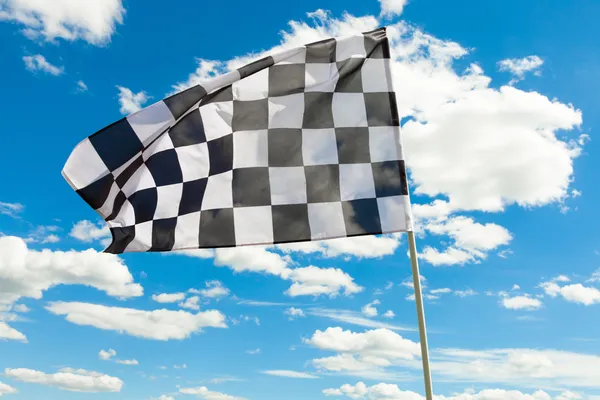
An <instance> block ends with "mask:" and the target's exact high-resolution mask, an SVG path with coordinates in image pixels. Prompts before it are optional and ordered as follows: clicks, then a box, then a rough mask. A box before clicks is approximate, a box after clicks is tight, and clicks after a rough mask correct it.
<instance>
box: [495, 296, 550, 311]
mask: <svg viewBox="0 0 600 400" xmlns="http://www.w3.org/2000/svg"><path fill="white" fill-rule="evenodd" d="M500 304H502V306H503V307H504V308H507V309H509V310H537V309H539V308H541V307H542V302H541V301H540V300H538V299H535V298H533V297H530V296H529V295H525V296H514V297H504V298H503V299H502V300H500Z"/></svg>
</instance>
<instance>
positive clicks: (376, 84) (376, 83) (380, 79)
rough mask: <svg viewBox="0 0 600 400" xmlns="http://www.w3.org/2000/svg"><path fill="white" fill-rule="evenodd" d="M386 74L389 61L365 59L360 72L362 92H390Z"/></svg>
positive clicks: (390, 86)
mask: <svg viewBox="0 0 600 400" xmlns="http://www.w3.org/2000/svg"><path fill="white" fill-rule="evenodd" d="M388 72H389V59H387V58H367V59H366V60H365V62H364V64H363V66H362V68H361V70H360V73H361V78H362V86H363V92H365V93H373V92H392V91H393V90H392V85H391V82H390V81H389V76H390V74H388Z"/></svg>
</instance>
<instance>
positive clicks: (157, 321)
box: [46, 302, 227, 340]
mask: <svg viewBox="0 0 600 400" xmlns="http://www.w3.org/2000/svg"><path fill="white" fill-rule="evenodd" d="M46 309H47V310H48V311H50V312H51V313H52V314H55V315H64V316H65V318H66V320H67V321H69V322H71V323H74V324H76V325H83V326H93V327H95V328H98V329H104V330H110V331H116V332H122V333H126V334H128V335H131V336H136V337H140V338H144V339H153V340H171V339H175V340H182V339H186V338H188V337H190V335H192V334H193V333H198V332H201V331H202V329H203V328H226V327H227V325H226V324H225V316H224V315H223V314H222V313H221V312H220V311H217V310H207V311H204V312H199V313H196V314H191V313H189V312H186V311H171V310H165V309H160V310H153V311H145V310H136V309H132V308H122V307H109V306H103V305H99V304H90V303H78V302H52V303H50V304H49V305H48V306H47V307H46Z"/></svg>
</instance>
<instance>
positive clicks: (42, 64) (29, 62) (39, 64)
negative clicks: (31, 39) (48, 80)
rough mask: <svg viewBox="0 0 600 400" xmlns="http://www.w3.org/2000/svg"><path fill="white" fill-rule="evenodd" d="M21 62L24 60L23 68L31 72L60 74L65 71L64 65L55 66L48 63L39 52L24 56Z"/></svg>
mask: <svg viewBox="0 0 600 400" xmlns="http://www.w3.org/2000/svg"><path fill="white" fill-rule="evenodd" d="M23 62H25V68H27V69H28V70H29V71H31V72H44V73H46V74H50V75H54V76H58V75H62V74H63V73H64V72H65V68H64V67H57V66H56V65H53V64H50V63H49V62H48V61H47V60H46V57H44V56H43V55H41V54H36V55H34V56H24V57H23Z"/></svg>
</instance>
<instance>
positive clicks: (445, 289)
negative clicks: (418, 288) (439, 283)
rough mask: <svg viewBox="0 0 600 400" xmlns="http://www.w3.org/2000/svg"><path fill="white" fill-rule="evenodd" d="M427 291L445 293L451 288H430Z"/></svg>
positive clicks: (449, 291) (450, 291) (450, 290)
mask: <svg viewBox="0 0 600 400" xmlns="http://www.w3.org/2000/svg"><path fill="white" fill-rule="evenodd" d="M429 293H431V294H447V293H452V289H450V288H440V289H433V290H430V291H429Z"/></svg>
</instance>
